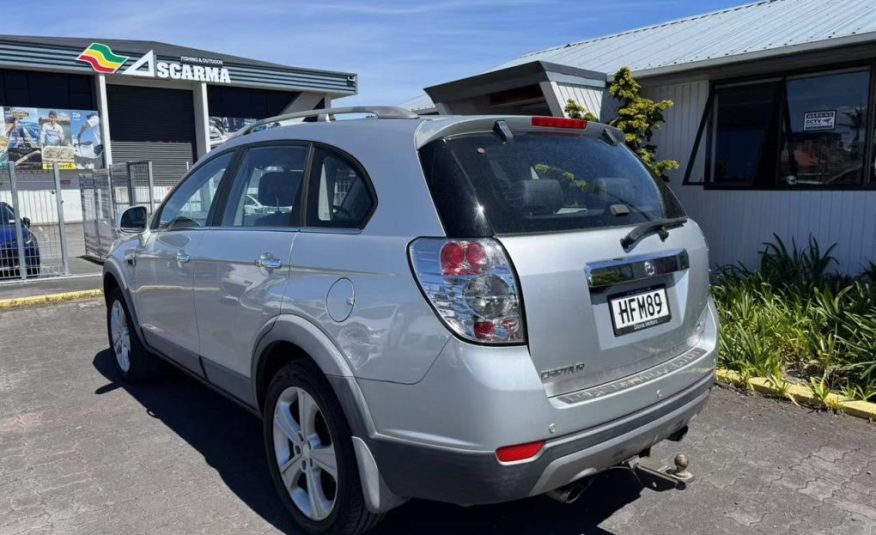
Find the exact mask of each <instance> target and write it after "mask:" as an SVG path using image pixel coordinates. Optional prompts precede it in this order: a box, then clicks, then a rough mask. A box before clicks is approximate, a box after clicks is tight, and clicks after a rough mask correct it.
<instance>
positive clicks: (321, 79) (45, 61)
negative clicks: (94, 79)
mask: <svg viewBox="0 0 876 535" xmlns="http://www.w3.org/2000/svg"><path fill="white" fill-rule="evenodd" d="M95 41H97V42H101V43H104V44H106V45H108V46H109V47H110V48H112V49H113V51H114V52H115V53H117V54H121V55H125V56H129V58H128V62H127V63H126V64H128V65H129V64H132V63H134V61H136V59H137V56H139V55H142V54H145V53H146V52H149V51H150V50H152V51H154V52H155V54H156V55H157V56H158V57H159V58H161V59H179V58H180V57H182V56H192V57H206V58H213V59H219V60H222V62H223V65H225V66H226V67H228V70H229V72H230V74H231V78H232V80H233V83H232V85H246V86H253V87H265V88H270V89H281V90H283V89H285V90H305V91H306V90H315V91H327V92H330V93H332V94H337V95H343V96H345V95H352V94H355V93H356V92H357V87H358V82H357V77H356V75H355V74H353V73H345V72H335V71H325V70H318V69H309V68H297V67H289V66H286V65H280V64H277V63H269V62H266V61H259V60H254V59H249V58H242V57H240V56H232V55H229V54H223V53H220V52H211V51H208V50H200V49H197V48H189V47H184V46H177V45H171V44H168V43H161V42H158V41H133V40H127V39H100V38H90V37H89V38H86V37H39V36H26V35H0V66H13V67H25V68H26V67H32V66H40V67H48V68H52V69H59V70H68V71H81V72H83V73H85V72H89V73H90V72H92V70H91V68H90V67H89V66H88V65H86V64H84V63H82V62H77V61H76V58H77V56H78V55H79V53H80V52H82V50H83V49H84V48H86V47H87V46H89V45H90V44H91V43H93V42H95Z"/></svg>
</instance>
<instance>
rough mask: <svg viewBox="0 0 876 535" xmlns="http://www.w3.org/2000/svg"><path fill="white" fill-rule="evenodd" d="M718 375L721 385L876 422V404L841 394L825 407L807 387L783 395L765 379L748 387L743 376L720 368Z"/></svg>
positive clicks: (792, 388) (796, 387)
mask: <svg viewBox="0 0 876 535" xmlns="http://www.w3.org/2000/svg"><path fill="white" fill-rule="evenodd" d="M716 375H717V379H718V382H720V383H727V384H731V385H733V386H738V387H740V388H750V389H752V390H754V391H756V392H760V393H761V394H767V395H770V396H784V397H786V398H788V399H789V400H790V401H791V402H793V403H794V404H798V405H807V406H809V407H814V408H818V409H824V408H830V409H833V410H836V411H839V412H844V413H846V414H848V415H850V416H855V417H857V418H864V419H866V420H870V421H871V422H876V403H870V402H868V401H854V400H850V399H848V398H846V397H845V396H841V395H839V394H829V395H828V396H827V400H826V401H827V405H828V406H827V407H825V403H822V402H821V400H819V399H818V398H817V397H815V394H814V393H813V392H812V390H811V389H810V388H808V387H807V386H805V385H799V384H788V385H787V389H786V390H785V392H784V393H782V392H780V391H779V390H778V389H777V388H776V387H775V386H773V384H772V383H771V382H770V381H769V380H768V379H766V378H764V377H752V378H750V379H749V380H748V384H747V385H746V384H745V380H744V379H743V378H742V375H740V374H739V373H738V372H735V371H733V370H727V369H724V368H719V369H718V372H717V374H716Z"/></svg>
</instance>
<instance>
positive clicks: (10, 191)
mask: <svg viewBox="0 0 876 535" xmlns="http://www.w3.org/2000/svg"><path fill="white" fill-rule="evenodd" d="M67 241H68V236H67V234H66V227H65V224H64V198H63V190H62V189H61V177H60V172H59V170H58V167H57V164H55V166H54V168H53V169H50V170H43V169H16V168H15V166H12V165H7V166H4V167H2V168H0V280H10V279H28V278H36V277H51V276H59V275H69V274H70V253H69V251H68V247H67Z"/></svg>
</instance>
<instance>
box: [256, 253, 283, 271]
mask: <svg viewBox="0 0 876 535" xmlns="http://www.w3.org/2000/svg"><path fill="white" fill-rule="evenodd" d="M255 263H256V265H257V266H258V267H260V268H263V269H267V270H268V271H273V270H275V269H278V268H280V267H282V266H283V261H282V260H280V259H279V258H274V256H273V255H271V254H270V253H265V254H263V255H261V256H260V257H258V260H256V262H255Z"/></svg>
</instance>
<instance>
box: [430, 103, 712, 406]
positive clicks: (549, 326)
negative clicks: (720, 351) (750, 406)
mask: <svg viewBox="0 0 876 535" xmlns="http://www.w3.org/2000/svg"><path fill="white" fill-rule="evenodd" d="M622 139H623V138H622V136H621V134H620V133H619V131H617V130H616V129H613V128H610V127H606V126H604V125H600V124H595V123H590V124H588V123H586V122H584V121H573V120H564V119H557V118H538V117H507V118H496V117H490V118H476V119H471V120H469V121H465V122H462V123H456V124H454V125H452V126H450V127H448V128H445V129H444V131H440V132H435V133H432V134H431V139H429V140H427V141H426V142H424V143H422V147H421V149H420V156H421V161H422V163H423V168H424V173H425V176H426V178H427V182H428V183H429V187H430V190H431V192H432V195H433V199H434V200H435V204H436V208H437V209H438V213H439V215H440V217H441V220H442V223H443V225H444V227H445V231H446V232H447V235H448V237H450V238H461V239H469V238H485V237H493V238H495V239H496V240H498V242H499V243H501V245H502V246H503V247H504V249H505V251H506V252H507V254H508V257H509V259H510V261H511V263H512V264H513V267H514V269H515V271H516V277H517V281H518V284H519V286H520V290H521V293H522V303H523V310H524V315H525V325H526V343H527V344H528V347H529V351H530V354H531V357H532V361H533V364H534V366H535V368H536V370H537V371H538V373H539V375H540V376H541V378H542V382H543V384H544V386H545V391H546V393H547V394H548V395H549V396H555V395H561V394H566V393H569V392H573V391H578V390H582V389H586V388H589V387H593V386H596V385H600V384H603V383H606V382H610V381H614V380H617V379H620V378H624V377H630V376H637V377H642V374H641V373H638V372H642V371H644V370H648V369H650V368H653V367H655V366H658V365H659V364H661V363H662V362H665V361H667V360H670V359H672V358H673V357H676V356H678V355H679V354H681V353H683V352H684V351H685V350H687V349H689V348H691V347H692V346H693V345H695V344H696V341H697V339H698V335H699V331H700V330H701V329H702V320H701V318H702V315H703V313H704V310H705V308H706V305H707V301H708V295H709V294H708V291H709V290H708V259H707V250H706V244H705V240H704V239H703V235H702V232H701V231H700V229H699V227H697V225H696V223H694V222H693V221H689V220H687V218H686V217H685V214H684V212H683V211H682V209H681V207H680V205H679V203H678V201H677V200H676V198H675V196H674V195H673V194H672V192H671V191H670V190H669V188H668V187H667V186H666V185H665V184H664V183H663V182H662V181H661V180H657V179H654V178H653V177H652V176H651V175H650V174H649V172H648V171H647V170H646V168H645V167H644V165H643V164H642V163H641V162H640V161H639V160H638V159H637V158H636V157H635V156H634V154H633V153H632V151H630V150H629V149H627V148H626V146H625V145H624V144H623V143H622V142H621V140H622ZM630 386H632V385H630Z"/></svg>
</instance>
